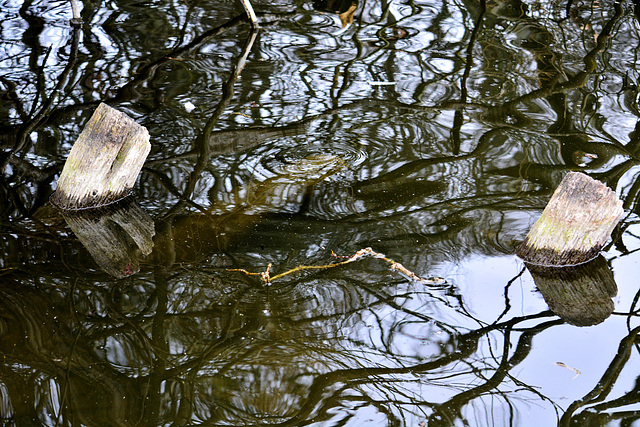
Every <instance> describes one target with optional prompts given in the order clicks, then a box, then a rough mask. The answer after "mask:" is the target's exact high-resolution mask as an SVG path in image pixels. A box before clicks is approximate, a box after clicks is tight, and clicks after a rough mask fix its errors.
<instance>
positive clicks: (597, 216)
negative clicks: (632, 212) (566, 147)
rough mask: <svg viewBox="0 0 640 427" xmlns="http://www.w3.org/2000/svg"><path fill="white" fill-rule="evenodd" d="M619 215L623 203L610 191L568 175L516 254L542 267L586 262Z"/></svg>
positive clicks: (582, 177) (575, 174) (579, 175)
mask: <svg viewBox="0 0 640 427" xmlns="http://www.w3.org/2000/svg"><path fill="white" fill-rule="evenodd" d="M622 214H623V208H622V202H621V201H620V200H619V199H618V197H617V196H616V194H615V193H614V192H613V191H612V190H611V189H610V188H608V187H607V186H606V185H604V184H603V183H601V182H600V181H597V180H595V179H593V178H591V177H589V176H587V175H585V174H583V173H580V172H569V173H568V174H567V175H566V176H565V177H564V179H563V180H562V182H561V183H560V186H559V187H558V188H557V189H556V191H555V192H554V193H553V196H552V197H551V200H549V203H548V204H547V207H546V208H545V209H544V211H543V212H542V216H540V218H539V219H538V221H537V222H536V223H535V224H534V225H533V227H532V228H531V230H530V231H529V234H528V235H527V237H526V239H525V241H524V242H523V243H522V244H521V245H520V246H519V247H518V249H517V250H516V253H517V254H518V256H520V257H521V258H522V259H523V260H525V261H526V262H528V263H531V264H537V265H542V266H569V265H577V264H581V263H584V262H587V261H589V260H590V259H593V258H595V257H596V256H597V255H598V253H599V252H600V250H601V249H602V247H603V246H604V244H605V243H606V241H607V239H608V238H609V236H610V235H611V232H612V231H613V229H614V227H615V226H616V225H617V224H618V221H620V218H622Z"/></svg>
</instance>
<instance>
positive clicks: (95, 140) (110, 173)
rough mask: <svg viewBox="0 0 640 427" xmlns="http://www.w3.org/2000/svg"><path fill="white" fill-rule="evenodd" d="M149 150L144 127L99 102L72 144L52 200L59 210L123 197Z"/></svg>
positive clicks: (98, 203) (77, 207) (102, 202)
mask: <svg viewBox="0 0 640 427" xmlns="http://www.w3.org/2000/svg"><path fill="white" fill-rule="evenodd" d="M150 150H151V144H150V143H149V132H147V129H146V128H145V127H144V126H141V125H139V124H137V123H136V122H135V121H134V120H133V119H131V118H130V117H128V116H127V115H126V114H124V113H122V112H120V111H117V110H115V109H113V108H111V107H109V106H108V105H106V104H100V105H99V106H98V108H96V111H95V112H94V113H93V116H91V119H90V120H89V122H88V123H87V125H86V127H85V128H84V130H83V131H82V133H81V134H80V136H79V137H78V140H77V141H76V143H75V144H74V145H73V148H72V149H71V153H69V158H68V159H67V161H66V163H65V164H64V168H63V169H62V174H61V175H60V179H58V186H57V189H56V191H55V192H54V193H53V195H52V196H51V202H52V203H53V204H54V205H56V206H57V207H58V208H60V209H64V210H78V209H88V208H95V207H100V206H105V205H108V204H110V203H114V202H116V201H118V200H120V199H122V198H124V197H126V196H127V195H128V194H129V193H130V192H131V190H132V188H133V186H134V184H135V182H136V179H137V177H138V174H139V173H140V169H142V165H143V164H144V161H145V160H146V158H147V155H148V154H149V151H150Z"/></svg>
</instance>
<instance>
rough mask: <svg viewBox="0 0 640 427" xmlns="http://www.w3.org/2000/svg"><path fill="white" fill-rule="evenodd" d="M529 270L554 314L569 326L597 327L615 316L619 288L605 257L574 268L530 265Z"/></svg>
mask: <svg viewBox="0 0 640 427" xmlns="http://www.w3.org/2000/svg"><path fill="white" fill-rule="evenodd" d="M527 269H528V270H529V272H530V273H531V276H532V277H533V280H534V282H535V284H536V287H537V288H538V290H539V291H540V292H541V293H542V296H543V297H544V300H545V301H546V303H547V305H548V306H549V308H550V309H551V311H553V312H554V313H555V314H557V315H558V316H560V317H561V318H562V319H563V320H565V321H566V322H567V323H570V324H572V325H575V326H591V325H597V324H599V323H602V322H603V321H604V320H605V319H606V318H607V317H609V316H610V315H611V313H612V312H613V309H614V304H613V301H612V298H613V297H615V296H616V294H617V293H618V286H617V285H616V282H615V279H614V277H613V272H612V271H611V269H610V268H609V265H608V264H607V261H606V260H605V259H604V257H602V255H600V256H598V257H597V258H596V259H594V260H593V261H589V262H587V263H584V264H580V265H578V266H574V267H561V268H558V267H541V266H536V265H527Z"/></svg>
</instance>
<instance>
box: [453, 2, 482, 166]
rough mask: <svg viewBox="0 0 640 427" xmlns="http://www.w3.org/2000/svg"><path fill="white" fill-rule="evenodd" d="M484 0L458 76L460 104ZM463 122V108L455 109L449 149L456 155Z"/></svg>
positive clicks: (468, 72)
mask: <svg viewBox="0 0 640 427" xmlns="http://www.w3.org/2000/svg"><path fill="white" fill-rule="evenodd" d="M486 7H487V6H486V4H485V0H480V6H479V9H480V10H479V16H478V17H477V18H476V22H475V24H474V25H473V30H472V31H471V36H470V37H469V44H468V45H467V56H466V62H465V65H464V71H463V73H462V77H461V78H460V102H461V103H462V104H464V103H466V102H467V95H468V91H469V88H468V87H467V80H468V79H469V74H470V73H471V68H472V67H473V58H474V52H473V50H474V48H475V44H476V39H477V37H478V33H479V32H480V29H481V28H482V22H483V20H484V13H485V10H486ZM462 124H463V110H461V109H458V110H456V111H455V113H454V116H453V126H452V127H451V142H452V148H451V151H452V152H453V154H454V155H457V154H458V153H459V152H460V129H461V128H462Z"/></svg>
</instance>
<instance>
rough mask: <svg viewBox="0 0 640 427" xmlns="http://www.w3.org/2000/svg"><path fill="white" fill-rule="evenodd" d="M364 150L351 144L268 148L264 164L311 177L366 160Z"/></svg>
mask: <svg viewBox="0 0 640 427" xmlns="http://www.w3.org/2000/svg"><path fill="white" fill-rule="evenodd" d="M365 158H366V156H365V153H364V151H362V150H358V149H356V148H355V147H352V146H350V145H348V144H333V145H331V146H329V147H327V146H323V145H304V146H295V147H285V148H281V149H277V150H269V152H267V153H264V154H263V156H262V159H261V162H260V163H261V166H262V167H263V168H265V169H266V170H268V171H270V172H271V173H273V174H276V175H287V176H292V177H293V176H295V177H307V178H309V179H313V178H319V177H321V176H324V175H327V174H330V173H336V172H339V171H340V170H343V169H351V168H354V167H356V166H358V165H359V164H360V163H362V162H363V161H364V160H365Z"/></svg>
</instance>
